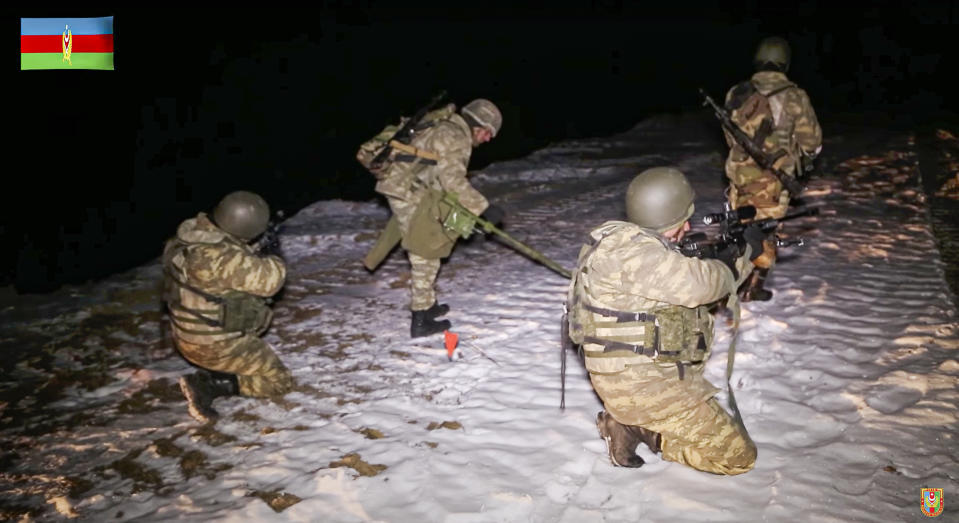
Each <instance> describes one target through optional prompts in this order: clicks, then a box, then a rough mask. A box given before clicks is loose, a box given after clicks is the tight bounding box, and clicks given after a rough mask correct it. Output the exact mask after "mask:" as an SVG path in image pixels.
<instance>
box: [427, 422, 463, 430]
mask: <svg viewBox="0 0 959 523" xmlns="http://www.w3.org/2000/svg"><path fill="white" fill-rule="evenodd" d="M461 428H463V425H462V424H461V423H460V422H458V421H444V422H442V423H437V422H435V421H431V422H430V424H429V425H427V426H426V430H436V429H449V430H459V429H461Z"/></svg>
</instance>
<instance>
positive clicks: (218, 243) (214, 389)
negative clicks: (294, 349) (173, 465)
mask: <svg viewBox="0 0 959 523" xmlns="http://www.w3.org/2000/svg"><path fill="white" fill-rule="evenodd" d="M269 218H270V209H269V206H268V205H267V203H266V202H265V201H264V200H263V198H261V197H260V196H258V195H256V194H253V193H250V192H245V191H237V192H234V193H230V194H228V195H227V196H226V197H224V198H223V200H222V201H220V203H219V204H218V205H217V207H216V209H215V210H214V212H213V219H212V220H211V219H210V217H209V216H207V215H206V214H205V213H200V214H199V215H197V216H196V218H190V219H188V220H186V221H184V222H183V223H181V224H180V226H179V228H178V229H177V234H176V237H175V238H173V239H171V240H170V241H168V242H167V244H166V247H165V249H164V251H163V270H164V273H165V275H166V285H167V286H166V290H167V292H166V301H167V308H168V310H169V315H170V320H171V324H172V330H173V339H174V340H175V341H176V346H177V348H178V349H179V351H180V354H182V355H183V357H184V358H186V359H187V360H188V361H189V362H190V363H193V364H194V365H196V366H198V367H200V368H201V369H205V370H200V371H199V372H197V373H195V374H191V375H189V376H184V377H183V378H181V379H180V388H181V389H182V390H183V395H184V396H185V397H186V399H187V402H188V403H189V409H190V415H192V416H193V417H194V418H196V419H197V420H198V421H201V422H204V423H206V422H211V421H214V420H216V419H217V412H216V411H215V410H214V409H213V406H212V404H213V400H214V399H215V398H217V397H220V396H230V395H236V394H240V395H243V396H252V397H271V398H276V397H279V396H282V395H283V394H286V393H287V392H289V391H290V389H291V388H292V386H293V379H292V377H291V375H290V372H289V370H287V368H286V367H285V366H284V365H283V363H282V362H280V359H279V358H278V357H277V356H276V354H275V353H274V352H273V349H272V347H270V345H269V344H268V343H266V342H265V341H263V340H262V339H261V338H260V336H261V335H262V334H263V333H264V332H265V331H266V329H267V327H269V325H270V321H271V320H272V318H273V312H272V310H271V309H270V307H269V303H268V301H267V300H268V298H269V297H270V296H273V295H274V294H276V293H277V292H278V291H279V290H280V288H281V287H283V283H284V280H285V279H286V266H285V265H284V263H283V260H281V259H280V258H279V257H278V256H272V255H271V256H263V255H260V254H258V253H257V252H255V251H254V248H253V247H251V246H250V244H249V242H250V241H251V240H253V239H254V238H256V237H257V236H259V235H261V234H262V233H263V232H264V231H265V230H266V228H267V224H268V222H269ZM208 371H212V372H208Z"/></svg>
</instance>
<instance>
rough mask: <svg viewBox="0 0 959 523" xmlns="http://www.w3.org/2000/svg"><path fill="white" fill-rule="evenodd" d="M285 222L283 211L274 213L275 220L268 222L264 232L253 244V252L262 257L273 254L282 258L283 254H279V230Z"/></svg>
mask: <svg viewBox="0 0 959 523" xmlns="http://www.w3.org/2000/svg"><path fill="white" fill-rule="evenodd" d="M285 221H286V220H285V219H284V213H283V211H276V218H274V219H272V220H270V223H269V224H267V226H266V230H265V231H263V234H261V235H260V238H259V239H258V240H256V243H254V244H253V252H255V253H257V254H260V255H263V256H268V255H271V254H275V255H277V256H281V257H282V256H283V254H282V253H281V252H280V229H281V228H282V227H283V223H284V222H285Z"/></svg>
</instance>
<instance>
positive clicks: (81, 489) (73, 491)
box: [63, 476, 95, 499]
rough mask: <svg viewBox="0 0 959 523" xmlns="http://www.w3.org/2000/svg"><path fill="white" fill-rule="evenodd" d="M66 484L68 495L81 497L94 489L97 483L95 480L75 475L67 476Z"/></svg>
mask: <svg viewBox="0 0 959 523" xmlns="http://www.w3.org/2000/svg"><path fill="white" fill-rule="evenodd" d="M63 482H64V485H65V486H66V487H67V496H69V497H71V498H72V499H79V498H80V496H82V495H83V494H84V493H85V492H87V491H89V490H90V489H92V488H93V487H94V485H95V483H94V482H92V481H90V480H88V479H84V478H78V477H73V476H67V477H66V478H64V479H63Z"/></svg>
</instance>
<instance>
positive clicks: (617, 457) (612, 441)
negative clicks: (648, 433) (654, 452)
mask: <svg viewBox="0 0 959 523" xmlns="http://www.w3.org/2000/svg"><path fill="white" fill-rule="evenodd" d="M596 428H598V429H599V435H600V436H602V438H603V439H604V440H606V450H607V451H608V452H609V460H610V461H612V462H613V465H615V466H617V467H630V468H639V467H642V466H643V464H644V463H646V462H645V461H643V458H641V457H639V456H637V455H636V446H637V445H639V442H640V441H643V439H642V437H641V435H640V433H639V431H636V430H631V429H633V427H630V426H627V425H623V424H622V423H620V422H618V421H616V420H615V419H613V417H612V416H610V415H609V414H607V413H606V411H605V410H601V411H599V414H597V416H596Z"/></svg>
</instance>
